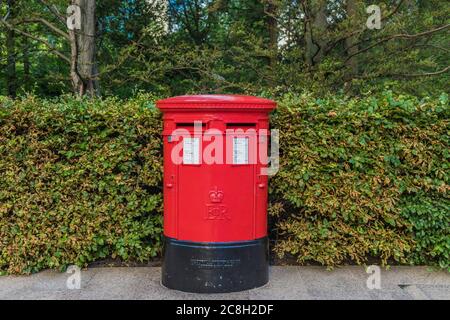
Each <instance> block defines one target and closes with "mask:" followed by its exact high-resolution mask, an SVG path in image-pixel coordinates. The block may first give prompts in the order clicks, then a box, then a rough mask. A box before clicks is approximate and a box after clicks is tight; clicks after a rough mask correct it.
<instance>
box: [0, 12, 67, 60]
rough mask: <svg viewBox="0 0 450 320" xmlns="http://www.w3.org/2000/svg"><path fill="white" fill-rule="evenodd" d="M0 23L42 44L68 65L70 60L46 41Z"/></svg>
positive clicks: (3, 22) (7, 24)
mask: <svg viewBox="0 0 450 320" xmlns="http://www.w3.org/2000/svg"><path fill="white" fill-rule="evenodd" d="M0 23H2V24H3V25H5V26H6V27H7V28H8V29H11V30H14V31H15V32H17V33H19V34H21V35H22V36H25V37H28V38H30V39H33V40H36V41H38V42H40V43H42V44H44V45H45V46H46V47H48V48H49V49H50V52H53V53H54V54H55V55H57V56H58V57H60V58H61V59H63V60H65V61H67V62H68V63H70V59H69V58H68V57H67V56H66V55H64V54H63V53H61V52H59V51H58V50H56V49H55V47H54V46H53V45H52V44H50V43H49V42H48V41H45V40H43V39H41V38H39V37H36V36H34V35H32V34H30V33H28V32H25V31H22V30H20V29H18V28H16V27H14V26H13V25H11V24H10V23H8V22H6V21H4V20H0Z"/></svg>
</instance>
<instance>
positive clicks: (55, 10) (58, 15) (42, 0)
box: [39, 0, 66, 25]
mask: <svg viewBox="0 0 450 320" xmlns="http://www.w3.org/2000/svg"><path fill="white" fill-rule="evenodd" d="M39 2H40V3H42V4H43V5H44V6H45V7H46V8H47V9H48V10H49V11H50V12H51V13H53V15H55V17H56V18H58V20H59V21H60V22H61V23H62V24H64V25H66V17H65V16H64V15H62V14H61V13H60V12H59V10H58V8H56V6H55V5H51V4H49V3H48V2H47V1H46V0H39Z"/></svg>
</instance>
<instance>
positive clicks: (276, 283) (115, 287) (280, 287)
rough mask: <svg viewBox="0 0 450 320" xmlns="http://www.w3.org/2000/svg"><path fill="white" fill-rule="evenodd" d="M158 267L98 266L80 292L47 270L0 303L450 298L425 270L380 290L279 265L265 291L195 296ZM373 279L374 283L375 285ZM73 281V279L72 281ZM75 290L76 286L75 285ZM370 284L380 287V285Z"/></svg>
mask: <svg viewBox="0 0 450 320" xmlns="http://www.w3.org/2000/svg"><path fill="white" fill-rule="evenodd" d="M160 272H161V269H160V268H158V267H128V268H127V267H99V268H90V269H88V270H82V271H81V281H80V286H81V288H80V289H68V288H67V280H68V278H69V277H71V276H72V275H73V274H68V273H60V272H56V271H50V270H49V271H43V272H40V273H37V274H34V275H31V276H3V277H0V299H65V300H66V299H165V300H167V299H186V300H187V299H233V300H234V299H243V300H245V299H275V300H279V299H314V300H317V299H340V300H341V299H342V300H344V299H364V300H367V299H401V300H405V299H420V300H422V299H445V300H449V299H450V274H449V273H448V272H446V271H430V270H429V269H428V268H426V267H401V266H399V267H391V268H390V269H389V270H386V269H381V273H380V280H381V281H380V286H381V288H380V289H376V288H374V289H369V288H368V287H367V281H368V278H369V277H371V276H372V277H373V276H374V274H368V273H366V269H365V268H364V267H358V266H348V267H341V268H337V269H335V270H333V271H327V270H326V269H325V268H323V267H314V266H310V267H301V266H274V267H271V269H270V282H269V283H268V284H267V285H265V286H264V287H261V288H258V289H253V290H248V291H243V292H237V293H229V294H192V293H184V292H179V291H174V290H169V289H167V288H164V287H163V286H161V284H160ZM373 279H374V278H371V280H373ZM71 280H74V278H71ZM70 283H71V284H72V286H76V281H75V282H74V281H72V282H70ZM369 283H370V284H371V285H372V286H373V285H375V286H376V285H377V283H376V281H370V280H369Z"/></svg>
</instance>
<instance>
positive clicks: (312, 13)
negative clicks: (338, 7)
mask: <svg viewBox="0 0 450 320" xmlns="http://www.w3.org/2000/svg"><path fill="white" fill-rule="evenodd" d="M304 10H305V46H306V48H305V62H306V64H307V65H308V66H310V67H311V66H313V65H314V64H316V63H319V62H320V61H321V60H322V58H323V51H324V49H325V45H326V42H325V41H324V40H323V38H322V35H323V33H324V32H325V31H326V29H327V15H326V12H327V11H326V10H327V3H326V1H325V0H320V1H313V3H312V4H310V3H309V2H308V5H306V6H304Z"/></svg>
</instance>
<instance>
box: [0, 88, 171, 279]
mask: <svg viewBox="0 0 450 320" xmlns="http://www.w3.org/2000/svg"><path fill="white" fill-rule="evenodd" d="M149 100H151V97H149V96H141V97H138V98H136V99H134V100H130V101H127V102H123V101H118V100H115V99H106V100H97V101H87V100H76V99H73V98H72V97H65V98H61V99H59V100H57V101H45V100H40V99H37V98H35V97H32V96H30V97H27V98H24V99H22V100H17V101H15V102H13V101H11V100H8V99H2V100H0V103H1V106H0V154H1V158H0V172H1V175H0V185H1V188H0V270H3V271H7V272H8V273H30V272H35V271H38V270H41V269H43V268H64V267H65V266H67V265H68V264H72V263H76V264H78V265H86V264H87V263H88V262H91V261H94V260H96V259H99V258H104V257H108V256H112V257H119V258H121V259H124V260H129V259H137V260H146V259H149V258H150V257H152V256H155V255H156V254H157V252H158V251H159V248H160V235H161V230H162V228H161V222H162V217H161V214H160V213H161V187H160V183H161V178H162V174H161V171H162V163H161V157H160V155H161V141H160V139H159V134H160V131H161V119H160V115H159V112H158V111H156V110H155V108H151V107H150V108H149V107H148V101H149Z"/></svg>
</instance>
